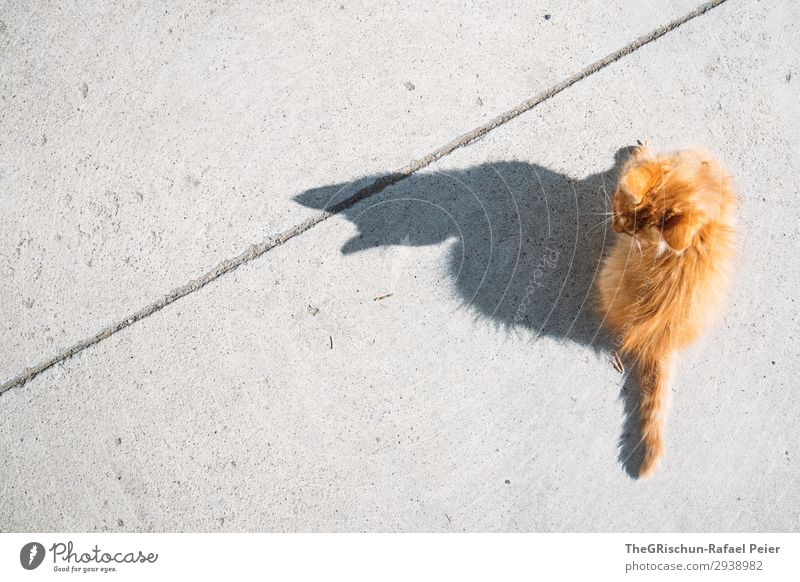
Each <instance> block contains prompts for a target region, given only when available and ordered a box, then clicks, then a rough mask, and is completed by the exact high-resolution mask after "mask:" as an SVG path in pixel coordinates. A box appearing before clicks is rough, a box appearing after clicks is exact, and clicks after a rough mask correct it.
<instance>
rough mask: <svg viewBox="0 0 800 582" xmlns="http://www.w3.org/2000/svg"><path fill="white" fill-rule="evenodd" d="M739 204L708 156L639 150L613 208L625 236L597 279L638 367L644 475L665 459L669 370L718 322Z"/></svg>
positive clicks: (607, 316)
mask: <svg viewBox="0 0 800 582" xmlns="http://www.w3.org/2000/svg"><path fill="white" fill-rule="evenodd" d="M736 207H737V198H736V194H735V193H734V191H733V188H732V184H731V179H730V177H729V176H728V174H727V173H726V172H725V170H724V169H723V168H722V166H721V164H720V163H719V162H718V161H717V160H716V159H715V158H714V157H713V156H712V155H711V154H709V153H708V152H705V151H701V150H682V151H678V152H674V153H667V154H658V153H655V152H653V151H652V150H651V149H650V148H648V147H647V146H640V147H638V148H636V149H635V150H634V152H633V154H632V155H631V158H630V159H629V160H628V162H627V163H626V165H625V166H624V167H623V168H622V170H621V173H620V177H619V181H618V184H617V189H616V191H615V192H614V198H613V200H612V209H611V210H612V221H613V222H612V223H613V227H614V230H615V231H616V232H618V233H620V234H619V236H618V238H617V242H616V244H615V246H614V248H613V250H612V251H611V253H610V255H609V256H608V257H607V258H606V259H605V260H604V263H603V267H602V271H601V273H600V277H599V279H598V285H597V287H598V295H599V304H600V305H599V307H600V312H601V315H602V317H603V320H604V323H605V324H606V325H608V326H609V327H610V328H611V329H612V330H613V331H614V333H615V334H616V340H617V346H618V348H617V349H618V351H619V352H620V353H621V354H622V355H624V356H628V357H629V358H631V359H633V360H634V362H635V363H636V366H637V369H638V372H639V382H640V387H641V394H640V402H639V426H640V433H641V441H640V445H643V446H644V455H643V460H642V462H641V465H640V466H639V476H640V477H642V476H645V475H648V474H649V473H651V472H652V471H653V470H654V469H655V467H656V465H657V463H658V461H659V459H660V458H661V456H662V454H663V451H664V436H663V433H664V413H665V407H666V398H667V394H668V392H669V387H668V380H669V370H670V367H671V362H672V359H673V355H674V354H675V352H676V351H678V350H680V349H681V348H684V347H685V346H687V345H688V344H689V343H691V342H693V341H694V340H695V339H696V338H697V337H698V335H699V334H701V333H702V332H703V331H705V330H706V329H707V328H708V327H709V326H710V325H711V323H712V322H713V320H714V318H715V317H716V316H717V315H718V314H719V312H720V310H721V307H722V306H723V304H724V299H725V296H726V294H727V291H728V288H729V281H730V274H731V269H732V264H733V260H734V256H735V249H736V231H735V226H736Z"/></svg>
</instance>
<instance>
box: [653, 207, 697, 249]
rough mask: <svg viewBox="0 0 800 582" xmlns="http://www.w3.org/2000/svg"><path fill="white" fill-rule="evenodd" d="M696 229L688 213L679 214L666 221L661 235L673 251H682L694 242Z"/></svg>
mask: <svg viewBox="0 0 800 582" xmlns="http://www.w3.org/2000/svg"><path fill="white" fill-rule="evenodd" d="M696 230H697V229H696V228H695V227H694V226H693V225H692V223H691V221H690V220H689V217H688V216H687V215H685V214H677V215H675V216H672V217H670V218H668V219H667V220H665V221H664V224H663V226H662V227H661V237H662V238H663V239H664V242H665V243H667V244H668V245H669V247H670V248H671V249H672V250H673V251H675V252H677V253H682V252H683V251H685V250H686V249H687V248H689V245H690V244H692V238H694V234H695V232H696Z"/></svg>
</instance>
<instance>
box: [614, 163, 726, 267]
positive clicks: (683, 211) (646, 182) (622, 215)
mask: <svg viewBox="0 0 800 582" xmlns="http://www.w3.org/2000/svg"><path fill="white" fill-rule="evenodd" d="M729 190H730V189H729V186H728V177H727V175H725V173H724V171H723V170H722V168H721V166H720V165H719V164H718V163H717V162H716V161H715V160H714V159H713V158H712V157H711V156H710V155H708V154H707V153H706V152H700V151H684V152H678V153H676V154H670V155H666V156H662V155H655V154H652V153H650V151H649V150H644V152H639V153H637V154H634V156H633V157H632V158H631V160H630V161H629V162H628V163H627V164H626V165H625V166H624V167H623V168H622V172H621V173H620V178H619V182H618V184H617V189H616V191H615V192H614V198H613V200H612V208H611V211H612V225H613V228H614V230H615V231H616V232H618V233H625V234H628V235H630V236H632V237H634V238H635V239H636V240H637V241H639V242H640V243H653V244H658V245H660V248H661V249H662V250H666V249H670V250H672V251H673V252H676V253H681V252H683V251H684V250H686V248H688V247H689V246H690V245H691V244H692V242H693V239H694V237H695V236H696V235H697V233H698V232H699V231H700V229H701V228H702V227H703V226H704V225H706V224H707V223H708V222H710V221H711V220H716V219H719V218H720V217H721V215H722V214H723V212H722V211H723V210H724V207H725V206H726V205H727V203H728V197H729V194H728V192H729Z"/></svg>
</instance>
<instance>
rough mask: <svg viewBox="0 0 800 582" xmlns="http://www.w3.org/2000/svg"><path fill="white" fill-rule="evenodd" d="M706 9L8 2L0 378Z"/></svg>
mask: <svg viewBox="0 0 800 582" xmlns="http://www.w3.org/2000/svg"><path fill="white" fill-rule="evenodd" d="M697 3H699V2H679V1H677V0H659V1H658V2H657V3H655V4H654V7H650V6H648V7H645V6H637V5H636V4H634V3H612V5H611V6H600V5H594V4H586V3H583V2H567V3H562V6H561V7H560V8H559V9H558V10H557V11H555V10H553V13H552V14H551V18H550V19H548V20H545V18H544V16H545V14H549V12H548V10H547V9H546V5H544V4H539V5H537V4H536V3H528V2H515V3H513V4H509V5H507V6H506V8H504V9H503V10H495V9H492V8H491V3H483V4H481V5H476V6H474V7H471V6H466V5H465V3H463V2H460V1H447V2H438V3H436V6H435V7H432V6H429V4H430V3H427V2H415V3H412V5H410V6H405V5H403V4H390V3H382V2H381V3H379V2H372V3H359V2H327V3H320V2H298V3H291V2H290V3H271V2H240V3H232V4H231V5H228V4H222V5H219V6H209V3H208V2H203V1H200V2H195V1H191V0H189V1H187V0H181V1H180V2H171V3H170V5H169V7H163V6H162V4H161V3H125V4H124V5H120V4H117V5H115V6H113V7H112V6H110V5H108V6H107V5H104V4H98V3H83V4H76V5H70V6H63V7H60V8H59V9H58V10H57V11H54V10H51V9H50V8H49V7H47V6H46V5H44V4H41V3H33V4H31V5H30V6H25V5H24V4H21V3H14V2H9V3H5V5H4V6H3V7H2V8H0V21H2V22H3V27H2V31H1V32H0V46H2V50H3V57H2V59H0V94H1V95H2V97H3V102H2V108H1V110H0V188H2V189H3V192H4V193H5V195H4V196H3V197H2V199H0V205H2V206H0V296H2V298H3V301H2V303H0V321H2V322H3V326H2V328H1V329H2V332H1V333H2V334H3V344H4V346H3V347H4V349H3V350H2V351H0V383H4V382H6V381H8V380H9V379H10V378H12V377H15V376H17V375H18V374H20V373H21V372H22V371H23V370H24V368H25V367H27V366H31V365H34V364H36V363H38V362H34V361H32V360H37V359H39V360H44V359H48V358H49V357H52V356H54V355H55V354H57V353H59V352H60V351H62V350H64V349H65V348H67V347H69V346H70V345H72V344H74V343H75V342H77V341H79V340H81V339H83V338H84V337H86V336H89V335H92V334H93V333H95V332H96V331H97V329H99V328H102V327H105V326H107V325H110V324H112V323H113V322H116V321H118V320H120V319H122V318H124V317H126V316H127V315H128V314H129V313H130V312H132V311H135V310H136V309H138V308H140V307H142V306H143V305H145V304H147V303H149V302H150V301H152V300H153V298H154V297H158V296H160V295H163V294H165V293H166V292H168V291H170V290H171V289H173V288H175V287H178V286H180V285H182V284H183V283H185V282H186V281H187V280H189V279H192V278H194V277H197V276H198V275H200V274H201V273H204V272H205V271H207V270H208V269H209V268H211V267H212V266H214V265H216V264H217V263H219V262H220V261H221V260H223V259H225V258H227V257H229V256H231V255H234V254H237V253H239V252H241V250H242V249H243V248H244V247H246V246H247V245H248V244H251V243H255V242H260V241H262V240H264V239H265V238H267V237H269V236H271V235H274V234H276V233H277V232H280V231H282V230H284V229H286V228H288V227H290V226H292V225H293V224H295V223H297V222H299V221H300V220H302V219H303V218H306V217H307V216H308V214H309V213H308V212H307V211H306V210H305V209H304V208H303V207H302V206H300V205H297V204H293V203H292V202H291V198H292V196H293V195H294V194H296V193H297V192H300V191H303V190H305V189H308V188H312V187H314V186H316V185H319V184H324V183H328V182H330V181H345V180H353V179H355V178H357V177H359V176H361V175H364V174H372V173H378V172H388V171H393V170H395V169H396V168H398V167H400V166H402V165H405V164H406V163H407V162H408V161H409V160H411V159H413V158H417V157H421V156H423V155H425V154H427V153H428V152H429V151H430V150H432V149H434V148H435V147H438V146H439V145H441V144H442V143H443V142H446V141H448V140H450V139H452V138H453V137H454V136H455V135H458V134H460V133H463V132H466V131H468V130H470V129H472V128H473V127H474V126H475V125H477V124H479V123H480V122H482V121H485V120H486V119H489V118H491V117H493V116H495V115H497V114H498V113H500V112H502V111H505V110H506V109H509V108H510V107H513V106H514V105H516V104H517V103H518V102H519V101H521V100H522V99H524V98H525V97H527V96H529V95H530V94H531V93H535V92H537V91H540V90H542V89H544V88H546V87H548V86H550V85H552V84H553V83H555V82H556V81H558V80H560V79H561V78H562V77H563V76H565V74H571V73H573V72H575V71H576V70H578V69H580V68H581V67H582V66H584V65H585V64H586V63H588V62H591V61H593V60H595V59H597V58H599V57H601V56H602V55H604V54H606V53H609V52H611V51H613V50H614V49H616V48H618V47H619V46H622V45H624V44H626V43H628V42H630V41H631V40H632V39H634V38H636V37H637V36H639V35H641V34H644V33H645V32H647V31H649V30H650V29H652V28H654V27H656V26H658V25H659V24H662V23H663V22H664V21H667V20H669V19H671V18H675V17H677V16H679V15H681V14H682V13H684V12H686V11H688V10H689V9H690V8H691V7H692V6H694V5H695V4H697ZM654 8H655V9H654Z"/></svg>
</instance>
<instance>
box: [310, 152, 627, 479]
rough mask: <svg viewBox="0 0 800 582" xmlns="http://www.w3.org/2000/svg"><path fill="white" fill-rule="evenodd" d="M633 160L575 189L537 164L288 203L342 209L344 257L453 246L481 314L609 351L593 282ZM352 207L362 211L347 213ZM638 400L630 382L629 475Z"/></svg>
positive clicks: (355, 186)
mask: <svg viewBox="0 0 800 582" xmlns="http://www.w3.org/2000/svg"><path fill="white" fill-rule="evenodd" d="M630 152H631V148H622V149H620V150H619V151H618V152H617V153H616V155H615V158H614V164H613V165H612V167H611V168H609V169H608V170H607V171H605V172H601V173H597V174H594V175H591V176H589V177H587V178H584V179H581V180H575V179H572V178H570V177H568V176H565V175H563V174H560V173H558V172H555V171H553V170H550V169H548V168H545V167H543V166H539V165H536V164H530V163H526V162H517V161H513V162H511V161H508V162H492V163H485V164H480V165H477V166H472V167H469V168H465V169H462V170H457V171H447V172H444V171H442V172H431V173H416V174H413V175H411V176H408V177H405V178H403V179H399V178H398V177H397V176H366V177H364V178H362V179H359V180H355V181H353V182H349V183H344V184H332V185H329V186H324V187H321V188H314V189H311V190H307V191H305V192H303V193H301V194H298V195H297V196H295V200H296V201H297V202H298V203H300V204H302V205H303V206H306V207H310V208H315V209H318V210H335V211H338V212H339V213H340V214H341V215H344V216H345V217H347V218H348V219H349V220H350V221H352V222H353V224H355V225H356V227H357V229H358V234H357V235H356V236H355V237H353V238H351V239H350V240H348V241H347V242H346V243H345V244H344V246H343V247H342V249H341V252H342V254H344V255H348V254H352V253H357V252H360V251H364V250H367V249H370V248H376V247H379V246H390V245H404V246H423V245H433V244H438V243H441V242H443V241H446V240H448V239H450V240H452V241H454V244H453V245H452V246H451V248H450V256H449V274H450V277H451V280H452V283H453V285H452V288H453V289H454V292H455V293H457V294H458V295H459V297H460V298H461V300H462V301H463V302H464V304H466V305H468V306H469V307H470V308H472V309H474V310H475V311H476V312H477V313H478V314H479V315H481V316H484V317H486V318H489V319H491V320H492V321H494V322H497V323H498V324H500V325H502V326H506V327H508V328H512V327H516V328H522V329H524V330H526V331H528V332H530V333H531V334H532V335H547V336H550V337H553V338H556V339H558V340H560V341H572V342H577V343H580V344H582V345H585V346H588V347H590V348H591V349H594V350H599V351H602V352H606V353H608V352H610V351H611V350H613V349H614V346H613V339H612V338H611V337H610V336H609V335H608V334H607V333H606V332H605V331H604V329H603V328H602V327H601V325H600V320H599V318H598V317H597V314H596V311H595V295H594V291H593V284H594V280H595V278H596V277H597V276H598V274H599V270H600V263H601V258H602V256H603V254H604V252H606V251H607V250H609V249H610V247H611V245H612V244H613V240H614V235H613V233H612V232H611V231H610V228H609V225H608V223H605V224H603V222H604V221H605V220H606V218H607V213H608V210H609V202H608V200H609V199H610V197H611V195H612V193H613V191H614V186H615V184H616V178H617V173H618V171H619V169H620V167H621V165H622V164H623V163H624V162H625V161H626V159H627V157H628V156H629V155H630ZM367 195H368V196H367ZM365 196H366V197H365ZM353 197H355V198H358V199H360V201H359V202H357V203H355V204H351V202H350V201H349V200H351V199H352V198H353ZM637 395H638V391H637V390H636V389H635V384H634V383H633V382H631V381H627V382H626V383H625V387H623V389H622V390H621V397H622V399H623V402H624V410H625V414H626V417H627V420H626V421H625V422H624V426H623V431H622V437H621V438H620V455H619V458H620V462H621V463H622V464H623V466H624V468H625V469H626V471H627V472H628V473H629V474H630V475H631V476H635V475H636V474H637V470H638V463H639V461H640V455H638V454H637V443H638V442H639V438H638V431H637V426H636V422H635V415H636V407H637V403H638V398H637Z"/></svg>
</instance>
